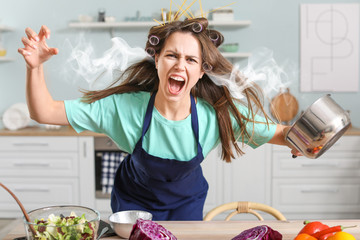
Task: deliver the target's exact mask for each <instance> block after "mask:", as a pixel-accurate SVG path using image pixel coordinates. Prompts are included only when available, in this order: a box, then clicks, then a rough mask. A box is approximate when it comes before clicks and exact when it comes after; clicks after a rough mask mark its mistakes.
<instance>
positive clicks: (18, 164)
mask: <svg viewBox="0 0 360 240" xmlns="http://www.w3.org/2000/svg"><path fill="white" fill-rule="evenodd" d="M13 165H14V167H50V164H49V163H14V164H13Z"/></svg>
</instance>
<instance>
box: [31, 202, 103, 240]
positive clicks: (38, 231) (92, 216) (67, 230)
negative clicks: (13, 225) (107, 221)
mask: <svg viewBox="0 0 360 240" xmlns="http://www.w3.org/2000/svg"><path fill="white" fill-rule="evenodd" d="M28 215H29V217H30V222H28V221H26V219H25V218H24V225H25V230H26V236H27V239H28V240H50V239H51V240H62V239H84V240H92V239H96V236H97V231H98V228H99V223H100V213H99V212H98V211H96V210H93V209H90V208H87V207H82V206H73V205H68V206H50V207H44V208H39V209H36V210H33V211H30V212H28Z"/></svg>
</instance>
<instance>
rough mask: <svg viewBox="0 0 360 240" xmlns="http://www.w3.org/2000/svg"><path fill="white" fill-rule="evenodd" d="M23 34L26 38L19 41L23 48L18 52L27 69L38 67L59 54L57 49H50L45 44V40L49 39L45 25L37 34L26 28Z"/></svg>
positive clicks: (48, 32) (48, 31)
mask: <svg viewBox="0 0 360 240" xmlns="http://www.w3.org/2000/svg"><path fill="white" fill-rule="evenodd" d="M25 33H26V35H27V37H23V38H22V39H21V41H22V43H23V44H24V48H19V49H18V52H19V53H20V54H21V55H23V57H24V59H25V61H26V64H27V67H28V68H30V69H33V68H37V67H39V66H40V65H41V64H42V63H44V62H45V61H47V60H48V59H49V58H51V57H52V56H53V55H56V54H57V53H58V52H59V50H58V49H57V48H51V47H49V46H48V45H47V44H46V40H47V39H49V38H50V30H49V28H48V27H46V26H45V25H43V26H41V28H40V31H39V34H36V32H34V30H32V29H31V28H26V29H25Z"/></svg>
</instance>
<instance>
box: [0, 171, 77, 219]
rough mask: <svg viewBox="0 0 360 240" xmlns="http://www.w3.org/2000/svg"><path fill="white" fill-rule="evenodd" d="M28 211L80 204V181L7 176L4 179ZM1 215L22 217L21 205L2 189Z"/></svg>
mask: <svg viewBox="0 0 360 240" xmlns="http://www.w3.org/2000/svg"><path fill="white" fill-rule="evenodd" d="M2 182H3V184H4V185H6V186H7V187H8V188H9V189H11V191H12V192H13V193H14V194H15V195H16V196H17V197H18V198H19V200H20V201H21V202H22V204H23V205H24V207H25V209H26V210H27V211H30V210H34V209H37V208H41V207H47V206H54V205H79V204H80V202H79V197H78V196H79V194H78V193H79V181H78V180H77V179H76V178H66V177H65V178H61V177H54V178H20V177H18V178H5V179H2ZM0 199H1V202H0V212H1V217H9V218H14V217H20V216H21V215H22V213H21V210H20V207H19V206H18V205H17V204H16V202H15V200H14V199H13V198H12V197H11V195H10V194H9V193H8V192H6V191H0Z"/></svg>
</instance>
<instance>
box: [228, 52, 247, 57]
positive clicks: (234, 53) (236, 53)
mask: <svg viewBox="0 0 360 240" xmlns="http://www.w3.org/2000/svg"><path fill="white" fill-rule="evenodd" d="M221 54H222V55H223V56H224V57H226V58H248V57H250V55H251V54H250V53H243V52H221Z"/></svg>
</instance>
